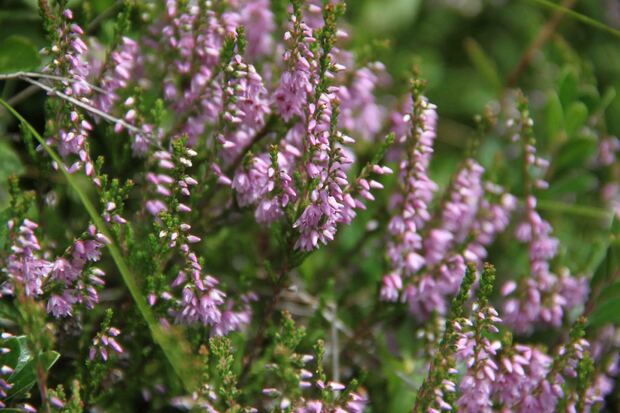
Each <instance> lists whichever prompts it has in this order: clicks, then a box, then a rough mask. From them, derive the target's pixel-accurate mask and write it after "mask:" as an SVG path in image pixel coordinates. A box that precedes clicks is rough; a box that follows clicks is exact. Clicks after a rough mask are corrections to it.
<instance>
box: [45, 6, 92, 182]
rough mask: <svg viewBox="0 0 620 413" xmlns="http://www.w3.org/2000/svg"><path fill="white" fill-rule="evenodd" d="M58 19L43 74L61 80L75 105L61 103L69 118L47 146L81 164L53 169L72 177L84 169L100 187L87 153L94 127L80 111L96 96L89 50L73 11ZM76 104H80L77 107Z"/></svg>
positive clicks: (52, 134) (66, 118)
mask: <svg viewBox="0 0 620 413" xmlns="http://www.w3.org/2000/svg"><path fill="white" fill-rule="evenodd" d="M58 19H59V20H60V23H59V24H58V27H57V30H58V32H57V33H56V34H55V39H54V40H55V41H54V44H53V45H52V47H51V48H50V49H49V50H47V51H46V53H47V54H49V55H50V56H51V57H52V59H51V62H50V64H49V65H48V66H46V67H45V68H44V69H43V70H44V71H45V72H48V73H50V74H52V75H53V76H55V78H56V79H59V80H58V84H59V88H62V92H63V93H64V94H65V95H66V96H68V97H69V98H71V99H73V101H69V102H67V101H66V100H65V101H62V102H63V103H62V104H61V105H60V108H59V112H68V113H69V116H63V120H62V122H60V124H59V127H58V128H57V129H56V130H53V131H50V132H49V134H50V136H49V137H48V144H51V145H54V146H56V147H57V148H58V152H59V153H60V155H62V156H63V157H65V158H66V159H68V160H69V156H70V155H73V156H77V157H78V160H71V162H73V163H72V164H71V166H68V167H66V166H65V165H54V166H55V167H63V168H67V171H69V172H70V173H74V172H76V171H78V170H81V169H82V168H84V172H85V173H86V175H88V176H90V177H91V178H92V179H93V181H94V182H95V183H96V184H98V185H99V184H100V182H99V179H98V178H97V177H96V176H95V165H94V163H93V161H92V159H91V158H90V152H89V149H88V137H89V135H90V133H91V131H92V129H93V126H92V125H91V123H90V122H89V121H88V120H87V119H85V117H84V116H83V115H82V112H81V111H80V110H79V109H78V104H79V103H80V102H81V103H82V104H90V103H91V98H90V96H91V94H92V93H93V88H92V86H91V84H90V83H89V82H88V80H87V79H88V75H89V65H88V63H87V61H86V53H87V52H88V46H87V45H86V43H85V42H84V40H83V38H82V37H83V35H84V31H83V30H82V28H81V27H80V26H79V25H77V24H76V23H73V22H72V20H73V12H72V11H71V10H69V9H66V10H64V11H63V12H62V15H61V16H58ZM76 101H77V102H78V104H76V103H75V102H76ZM64 105H67V109H66V111H65V110H64V108H63V106H64ZM63 114H64V113H63Z"/></svg>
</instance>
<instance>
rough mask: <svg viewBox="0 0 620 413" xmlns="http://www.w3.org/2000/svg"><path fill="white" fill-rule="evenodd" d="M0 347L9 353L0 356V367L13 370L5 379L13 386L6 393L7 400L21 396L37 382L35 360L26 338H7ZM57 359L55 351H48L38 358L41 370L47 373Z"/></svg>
mask: <svg viewBox="0 0 620 413" xmlns="http://www.w3.org/2000/svg"><path fill="white" fill-rule="evenodd" d="M2 347H4V348H8V349H9V350H10V351H9V352H8V353H6V354H3V355H2V356H0V365H3V366H9V367H11V368H12V369H13V373H11V375H10V376H9V377H8V378H7V381H8V382H9V383H11V384H12V385H13V387H11V389H10V390H9V391H7V398H9V399H11V398H15V397H20V396H23V395H24V394H25V393H26V392H28V390H30V389H31V388H32V386H34V384H35V383H36V381H37V374H36V372H37V367H36V366H37V360H36V359H35V356H34V354H32V351H31V350H30V349H29V348H28V339H27V337H26V336H16V337H11V338H8V339H6V340H4V341H3V342H2ZM59 357H60V354H58V353H56V352H55V351H48V352H46V353H43V354H41V355H40V356H39V361H40V362H41V364H42V366H43V368H44V369H45V370H46V371H48V370H49V369H50V368H51V367H52V366H53V365H54V363H56V361H57V360H58V358H59Z"/></svg>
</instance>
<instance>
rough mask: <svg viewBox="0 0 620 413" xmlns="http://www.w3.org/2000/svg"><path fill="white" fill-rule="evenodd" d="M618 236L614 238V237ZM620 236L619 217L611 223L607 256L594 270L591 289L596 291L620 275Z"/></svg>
mask: <svg viewBox="0 0 620 413" xmlns="http://www.w3.org/2000/svg"><path fill="white" fill-rule="evenodd" d="M614 236H615V237H616V238H615V239H613V238H612V237H614ZM619 236H620V220H618V218H614V220H613V222H612V224H611V235H610V241H609V243H608V244H607V252H606V253H605V257H604V258H603V260H602V261H601V262H600V264H599V265H598V267H597V268H596V271H595V272H594V276H593V277H592V280H591V281H590V290H591V291H596V289H600V288H601V287H603V286H604V285H605V284H606V283H608V282H610V281H613V276H614V275H615V276H618V275H620V244H619V242H620V240H619V239H618V237H619Z"/></svg>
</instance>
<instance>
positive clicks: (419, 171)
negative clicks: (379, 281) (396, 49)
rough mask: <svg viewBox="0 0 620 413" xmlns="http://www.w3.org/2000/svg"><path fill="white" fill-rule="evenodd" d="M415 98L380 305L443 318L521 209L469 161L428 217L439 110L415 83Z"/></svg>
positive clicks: (408, 117)
mask: <svg viewBox="0 0 620 413" xmlns="http://www.w3.org/2000/svg"><path fill="white" fill-rule="evenodd" d="M412 90H413V93H412V113H411V114H410V115H405V119H406V120H407V121H409V122H411V131H410V133H409V134H410V135H411V136H410V137H409V136H408V135H409V134H408V133H405V132H404V131H403V130H402V129H403V126H402V125H400V126H396V125H394V130H395V133H397V134H399V135H400V136H401V137H400V141H401V142H402V143H403V144H404V145H405V148H406V150H407V156H406V158H405V159H403V160H401V161H400V192H398V193H397V194H395V195H394V197H393V202H392V203H393V210H395V211H397V213H395V214H394V215H393V216H392V218H391V220H390V223H389V227H388V229H389V232H390V239H389V242H388V248H387V254H388V258H389V262H390V267H391V271H390V273H388V274H387V275H385V276H384V278H383V285H382V288H381V298H382V299H384V300H387V301H397V300H398V299H399V297H400V298H401V299H402V301H404V302H407V303H408V304H409V307H410V309H411V311H412V313H413V314H415V315H416V316H418V317H421V318H426V317H428V316H429V315H430V314H431V313H432V312H433V311H439V312H440V313H445V311H446V307H447V305H446V304H447V302H446V298H447V297H449V296H451V295H454V294H455V293H456V292H457V291H458V288H459V285H460V283H461V280H462V278H463V276H464V274H465V266H466V264H465V263H466V261H470V262H474V263H477V264H481V263H482V261H483V260H484V258H486V255H487V252H486V247H487V246H488V245H490V244H491V243H492V242H493V240H494V238H495V236H496V235H497V234H498V233H500V232H502V231H504V230H505V229H506V227H507V226H508V223H509V221H510V215H511V213H512V211H513V210H514V209H515V207H516V200H515V198H514V197H513V196H512V195H510V194H509V193H506V192H505V191H504V190H503V189H502V188H501V187H499V186H498V185H495V184H492V183H490V182H486V183H485V182H484V181H483V173H484V168H483V167H482V166H481V165H480V164H478V163H477V162H476V161H475V160H474V159H472V158H468V159H467V160H466V161H465V162H464V164H463V166H462V167H461V168H460V169H459V170H458V172H457V174H456V175H455V177H454V179H453V181H452V183H451V185H450V187H449V188H448V189H447V191H446V197H445V199H443V200H442V201H441V203H440V207H439V208H438V209H437V211H436V212H433V211H431V210H430V204H431V202H432V201H433V195H434V193H435V191H436V190H437V185H436V184H435V183H434V182H433V180H432V179H431V178H430V176H429V172H428V171H429V165H430V161H431V155H432V153H433V141H434V139H435V137H436V132H435V129H436V122H437V114H436V111H435V107H434V105H432V104H430V103H428V101H427V99H426V98H425V97H424V96H423V95H422V93H421V92H422V84H421V83H420V82H419V81H416V82H415V83H414V86H413V89H412Z"/></svg>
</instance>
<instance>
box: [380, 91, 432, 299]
mask: <svg viewBox="0 0 620 413" xmlns="http://www.w3.org/2000/svg"><path fill="white" fill-rule="evenodd" d="M419 104H420V105H421V107H422V116H421V119H420V120H419V122H418V123H414V126H413V127H414V128H415V130H414V131H412V133H414V134H415V135H414V136H415V137H416V141H414V142H411V143H410V145H409V147H410V149H409V153H408V154H407V158H406V159H403V160H402V161H401V163H400V172H399V178H400V187H401V189H402V194H398V195H396V196H395V197H394V198H393V204H394V207H393V209H395V210H396V213H395V214H394V215H393V216H392V218H391V219H390V222H389V225H388V231H389V233H390V237H391V238H390V240H389V241H388V246H387V254H388V259H389V260H390V265H391V267H392V272H395V273H398V274H400V275H401V277H402V278H403V279H407V278H409V277H412V276H413V275H414V274H416V273H417V271H418V270H420V269H421V268H422V267H423V266H424V265H425V264H426V259H425V257H424V255H423V254H424V253H423V251H422V248H423V245H422V238H421V236H420V231H421V229H422V228H423V227H424V225H425V223H426V222H427V221H428V220H429V219H430V213H429V211H428V205H429V203H430V201H431V200H432V197H433V193H434V192H435V190H436V189H437V186H436V184H435V183H434V182H433V181H432V180H431V179H430V178H429V177H428V166H429V163H430V157H431V155H432V152H433V148H432V145H433V141H434V139H435V127H436V122H437V114H436V112H435V106H434V105H432V104H430V103H429V102H428V101H427V100H426V98H424V97H421V98H420V102H419ZM436 236H439V234H436ZM385 281H391V280H390V279H389V278H387V277H386V278H384V282H385ZM410 287H411V288H408V289H407V292H406V296H405V298H404V299H405V300H410V299H411V300H414V301H415V298H416V297H418V296H420V297H421V296H422V295H421V293H422V292H426V291H428V292H431V291H432V292H433V294H429V295H427V296H426V298H425V301H426V304H427V305H431V306H434V303H438V302H439V301H441V300H439V298H438V296H437V293H438V290H437V289H436V288H435V283H434V281H433V280H432V279H431V278H430V277H424V280H423V281H421V282H420V283H418V285H417V286H410ZM393 294H394V292H393V288H392V287H391V286H390V285H388V284H384V286H383V288H382V293H381V295H382V296H384V297H389V296H393ZM423 306H424V307H425V306H426V305H423Z"/></svg>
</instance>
